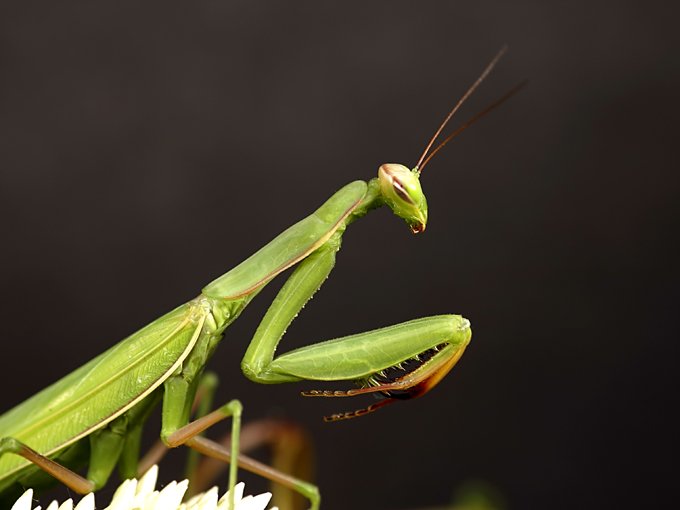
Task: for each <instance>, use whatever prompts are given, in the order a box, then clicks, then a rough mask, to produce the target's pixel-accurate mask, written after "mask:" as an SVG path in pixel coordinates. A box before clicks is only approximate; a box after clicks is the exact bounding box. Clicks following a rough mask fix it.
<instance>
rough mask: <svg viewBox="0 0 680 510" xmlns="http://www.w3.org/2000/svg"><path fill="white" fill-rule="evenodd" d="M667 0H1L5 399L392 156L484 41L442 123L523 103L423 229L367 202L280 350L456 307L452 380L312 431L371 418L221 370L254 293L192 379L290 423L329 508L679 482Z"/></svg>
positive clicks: (475, 144) (72, 363)
mask: <svg viewBox="0 0 680 510" xmlns="http://www.w3.org/2000/svg"><path fill="white" fill-rule="evenodd" d="M662 5H663V2H645V3H643V2H617V1H605V0H601V1H596V2H539V1H534V2H532V1H523V2H502V1H476V2H443V1H431V2H407V1H389V2H387V1H374V2H336V3H331V2H317V1H305V2H247V1H210V2H207V1H201V2H186V3H184V2H157V3H154V2H143V3H142V2H120V1H119V2H92V1H87V2H85V1H83V2H29V1H24V2H3V3H2V5H1V6H0V208H1V212H2V215H1V219H0V222H1V223H0V227H1V230H0V232H1V233H2V247H1V248H0V282H1V283H0V285H1V289H2V291H1V292H0V299H1V300H2V303H1V306H0V324H2V333H1V336H0V342H1V346H2V347H1V357H2V362H1V368H0V388H3V390H2V392H0V395H1V396H0V409H8V408H10V407H11V406H12V405H14V404H16V403H18V402H21V401H22V400H23V399H25V398H26V397H28V396H30V395H31V394H33V393H34V392H36V391H37V390H39V389H40V388H42V387H44V386H45V385H46V384H48V383H49V382H51V381H54V380H55V379H57V378H59V377H60V376H62V375H64V374H65V373H67V372H69V371H70V370H72V369H73V368H75V367H77V366H78V365H80V364H81V363H83V362H84V361H86V360H88V359H90V358H92V357H93V356H94V355H95V354H97V353H99V352H101V351H102V350H103V349H105V348H106V347H108V346H110V345H112V344H113V343H114V342H116V341H117V340H119V339H121V338H123V337H125V336H126V335H127V334H129V333H131V332H132V331H134V330H136V329H137V328H139V327H141V326H143V325H144V324H146V323H148V322H149V321H151V320H152V319H154V318H155V317H157V316H159V315H161V314H162V313H164V312H165V311H167V310H169V309H171V308H172V307H174V306H176V305H177V304H179V303H180V302H183V301H185V300H188V299H189V298H191V297H193V296H194V295H196V294H197V292H198V291H199V290H200V288H201V287H202V285H204V284H205V283H207V282H209V281H210V280H212V279H213V278H215V277H216V276H218V275H220V274H222V273H223V272H225V271H226V270H228V269H229V268H230V267H233V266H234V265H235V264H237V263H238V262H240V261H241V260H243V259H244V258H245V257H246V256H248V255H249V254H250V253H252V252H253V251H254V250H256V249H257V248H259V247H260V246H261V245H262V244H263V243H265V242H266V241H268V240H269V239H271V238H272V237H273V236H275V235H276V234H277V233H279V232H280V231H282V230H283V229H284V228H286V227H287V226H289V225H290V224H291V223H293V222H294V221H297V220H298V219H299V218H301V217H303V216H304V215H306V214H308V213H309V212H310V211H311V210H313V209H314V208H315V207H317V206H318V205H319V204H320V203H322V202H323V200H324V199H325V198H326V197H328V196H329V195H330V194H331V193H333V192H334V191H335V190H336V189H338V188H339V187H340V186H341V185H343V184H345V183H346V182H348V181H350V180H353V179H369V178H371V177H373V176H374V175H375V172H376V170H377V167H378V165H379V164H381V163H383V162H402V163H405V164H407V165H413V164H414V163H415V160H416V159H417V158H418V156H419V154H420V152H421V150H422V148H423V146H424V144H425V142H426V141H427V139H428V138H429V136H430V135H431V134H432V132H433V130H434V129H435V128H436V125H437V124H438V123H439V121H440V120H441V119H442V117H443V116H444V114H445V113H446V111H447V110H448V109H449V108H450V107H451V105H452V104H453V103H454V102H455V100H456V99H457V98H458V97H459V96H460V95H461V94H462V93H463V92H464V90H465V89H466V88H467V87H468V85H469V84H470V83H471V82H472V81H473V80H474V79H475V78H476V76H477V75H478V73H479V72H480V71H481V70H482V68H483V67H484V66H485V65H486V63H487V62H488V61H489V60H490V58H491V57H492V56H493V55H494V54H495V53H496V51H497V50H498V49H499V48H500V47H501V46H502V45H503V44H504V43H507V44H508V45H509V47H510V52H509V53H508V55H507V56H506V57H505V58H504V59H503V61H502V62H501V64H500V65H499V66H498V68H497V70H496V71H494V73H493V74H492V76H491V77H490V78H489V79H488V80H487V81H486V82H485V83H484V84H483V86H482V87H481V89H480V90H479V92H478V93H476V94H475V95H474V96H473V98H472V99H471V100H470V101H469V103H468V104H467V105H466V107H465V108H464V112H463V113H462V114H461V116H460V117H459V122H461V121H462V120H463V119H464V118H466V117H468V116H470V115H472V114H474V113H475V112H476V111H478V110H480V109H482V108H483V107H484V106H485V105H486V104H488V103H489V102H490V101H492V100H494V99H495V98H497V97H498V96H500V95H502V94H503V93H504V92H506V91H507V90H508V89H509V88H510V87H512V86H513V85H514V84H515V83H517V82H519V81H521V80H523V79H528V80H529V85H528V87H526V88H525V89H524V90H523V91H522V92H521V93H520V94H518V95H517V96H516V97H514V98H513V99H512V100H511V101H509V102H508V103H507V104H505V105H504V106H503V107H502V108H500V109H499V110H497V111H495V112H494V113H493V114H491V115H490V116H488V117H487V118H485V119H484V120H483V121H481V122H479V123H478V124H476V125H475V126H474V127H473V128H471V129H469V130H468V131H467V132H466V133H465V134H464V135H462V136H461V137H460V138H459V139H457V140H456V141H455V142H453V143H451V144H450V146H449V147H447V149H446V150H445V151H444V152H443V153H442V154H441V155H440V156H438V157H437V158H436V159H435V160H434V161H433V162H432V163H431V164H430V166H429V167H428V168H427V169H426V171H425V172H424V174H423V186H424V189H425V191H426V193H427V195H428V200H429V203H430V219H431V221H430V223H429V225H428V229H427V232H425V233H424V234H423V235H421V236H418V237H413V236H412V235H410V234H409V232H408V229H407V228H406V226H405V225H404V224H403V223H402V222H400V221H397V220H395V219H394V218H393V217H392V216H391V215H390V214H389V212H388V211H387V210H381V211H379V212H377V213H374V214H372V215H370V216H369V217H367V218H366V219H364V220H363V221H361V222H359V223H356V224H355V225H353V226H352V227H351V228H350V229H349V230H348V232H347V234H346V235H345V242H344V247H343V250H342V251H341V253H340V254H339V257H338V265H337V268H336V270H335V272H334V273H333V274H332V276H331V278H330V279H329V280H328V282H327V283H326V285H325V286H324V288H323V289H322V291H321V293H320V294H318V295H317V297H316V299H314V300H313V302H312V303H310V305H308V306H307V307H306V308H305V310H304V312H303V314H301V317H300V319H299V320H298V321H297V322H296V323H294V325H293V326H292V327H291V328H290V331H289V337H287V338H286V339H285V340H284V343H283V345H282V348H284V349H287V348H289V347H291V346H298V345H303V344H306V343H311V342H313V341H315V340H317V339H322V338H329V337H333V336H339V335H344V334H349V333H353V332H358V331H362V330H366V329H372V328H374V327H378V326H383V325H387V324H391V323H395V322H400V321H403V320H407V319H411V318H415V317H418V316H423V315H430V314H437V313H449V312H456V313H461V314H463V315H465V316H466V317H468V318H469V319H470V320H471V321H472V324H473V329H474V338H473V341H472V343H471V345H470V347H469V349H468V351H467V352H466V354H465V356H464V357H463V358H462V360H461V362H460V363H459V365H458V367H457V368H456V369H455V370H454V372H453V373H452V374H451V375H450V376H449V377H448V378H447V379H445V380H444V381H443V382H442V383H441V384H440V386H439V387H438V388H436V389H435V390H434V391H433V392H432V393H430V394H429V395H428V396H426V397H425V398H422V399H419V400H415V401H412V402H408V403H405V404H401V405H397V406H393V407H391V408H388V409H385V410H383V411H381V412H379V413H376V414H375V415H373V416H370V417H367V418H364V419H360V420H354V421H349V422H345V423H339V424H324V423H322V422H321V421H320V417H321V416H322V415H323V414H328V413H329V412H333V411H336V410H344V409H352V408H354V407H356V406H361V405H363V404H365V403H366V401H361V402H351V401H338V400H332V401H318V400H304V399H302V398H300V397H299V396H298V391H299V390H301V389H307V388H310V387H315V386H316V385H314V384H312V385H309V384H299V385H280V386H259V385H255V384H252V383H250V382H248V381H247V380H245V378H244V377H243V376H242V375H241V374H240V371H239V361H240V357H241V356H242V354H243V352H244V349H245V346H246V343H247V341H248V339H249V338H250V335H252V333H253V331H254V329H255V327H256V325H257V322H258V319H259V318H260V317H261V316H262V314H263V313H264V310H265V309H266V306H267V305H268V302H269V300H270V299H271V298H272V296H273V295H274V291H275V290H276V289H275V287H277V286H278V283H275V284H273V285H272V286H271V288H269V289H267V291H266V292H264V293H263V294H261V295H260V296H259V297H258V298H257V299H256V300H255V301H254V302H253V304H252V305H251V307H249V308H248V309H247V310H246V312H244V314H243V316H242V317H241V319H240V320H239V321H237V323H236V324H234V325H233V327H232V328H231V329H230V330H229V331H228V335H227V337H226V338H225V340H224V341H223V342H222V345H221V346H220V348H219V350H218V352H217V354H216V356H215V357H214V358H213V360H212V361H211V363H210V367H211V368H212V369H214V370H215V371H217V372H218V373H219V374H220V377H221V388H220V395H219V400H220V401H226V400H227V399H230V398H233V397H238V398H240V399H242V400H243V402H244V404H245V416H246V418H249V419H253V418H258V417H264V416H286V417H291V418H294V419H296V420H298V421H299V422H300V423H302V424H304V425H305V426H306V427H308V428H309V430H310V431H311V434H312V436H313V438H314V441H315V444H316V450H317V473H318V478H317V481H318V483H319V484H320V486H321V489H322V494H323V497H324V507H323V508H324V509H325V510H337V509H344V508H354V509H357V510H361V509H376V508H377V509H406V508H413V507H416V506H425V505H434V504H442V503H445V502H446V501H448V500H449V499H450V495H451V493H452V491H453V489H454V488H455V487H457V486H459V485H460V484H461V483H464V481H465V480H469V479H482V480H486V481H488V482H489V483H491V484H493V485H494V486H495V487H497V488H498V489H499V490H500V491H501V492H502V494H504V496H505V498H506V500H507V502H508V504H509V506H510V507H511V508H522V509H525V508H558V509H561V508H564V509H573V508H598V509H601V508H618V509H620V508H641V507H642V505H649V504H653V503H659V502H660V501H662V500H663V499H664V498H665V496H666V495H667V494H668V493H669V492H670V489H672V488H673V486H674V485H675V486H677V482H676V478H675V476H674V474H673V470H672V465H673V463H674V462H675V457H674V455H673V453H672V451H671V444H670V437H672V436H671V432H673V431H674V426H673V425H672V424H671V422H670V414H671V411H672V410H673V409H674V408H676V407H677V396H676V393H675V391H674V389H673V383H674V382H675V380H676V377H674V375H675V374H674V371H675V370H676V369H675V362H676V355H677V341H678V334H677V333H678V328H677V321H676V319H675V315H676V311H675V309H676V307H677V304H678V302H679V298H680V295H679V294H680V292H679V291H678V283H679V282H678V280H679V278H678V271H677V267H676V264H675V262H676V260H677V255H678V253H677V251H675V249H674V247H672V243H671V241H672V238H673V237H675V234H676V231H677V225H678V222H677V220H678V199H677V197H678V178H677V173H678V156H677V150H676V149H677V140H678V129H677V119H678V115H677V113H678V90H679V85H680V64H679V59H678V48H679V46H678V45H677V42H678V41H677V39H678V38H677V35H676V33H677V22H676V19H677V16H675V15H673V13H672V12H670V11H666V12H664V11H663V10H662ZM674 43H675V44H674ZM672 142H676V143H675V144H672ZM180 458H181V456H179V454H175V455H174V456H171V459H176V460H175V462H181V461H180V460H179V459H180ZM162 470H163V473H164V474H165V476H166V477H170V476H179V474H178V473H177V472H173V471H172V469H171V468H170V467H167V468H165V469H163V468H162ZM246 479H247V480H248V481H249V483H250V488H251V489H252V490H258V489H264V488H265V484H264V483H263V482H260V481H257V480H254V479H252V478H246ZM62 494H65V491H63V492H62V493H59V495H60V497H61V495H62Z"/></svg>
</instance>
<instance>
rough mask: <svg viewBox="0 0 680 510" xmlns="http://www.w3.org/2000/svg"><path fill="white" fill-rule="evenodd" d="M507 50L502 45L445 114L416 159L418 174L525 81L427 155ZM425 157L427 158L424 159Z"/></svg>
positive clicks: (415, 169)
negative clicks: (447, 145) (449, 143)
mask: <svg viewBox="0 0 680 510" xmlns="http://www.w3.org/2000/svg"><path fill="white" fill-rule="evenodd" d="M506 51H508V47H507V46H503V47H502V48H501V49H500V51H499V52H498V53H497V54H496V56H495V57H494V58H493V59H492V60H491V62H489V64H488V65H487V66H486V68H485V69H484V71H482V74H480V75H479V78H477V80H475V82H474V83H473V84H472V86H470V88H469V89H468V90H467V91H466V92H465V94H463V97H461V98H460V99H459V100H458V102H457V103H456V105H455V106H454V107H453V108H452V109H451V111H450V112H449V114H448V115H447V116H446V118H445V119H444V122H442V123H441V125H440V126H439V129H437V131H436V132H435V134H434V136H433V137H432V139H431V140H430V143H428V144H427V147H425V150H424V151H423V154H422V155H421V156H420V159H419V160H418V163H417V164H416V166H415V168H414V171H416V172H417V173H418V174H420V172H422V171H423V168H425V165H426V164H427V163H428V161H430V159H432V156H434V155H435V154H436V153H437V152H439V150H440V149H441V148H442V147H444V145H446V144H447V143H448V142H449V141H451V139H453V138H454V137H455V136H456V135H458V134H460V133H461V132H462V131H463V130H465V128H467V127H468V126H470V125H471V124H472V123H474V122H475V121H476V120H478V119H480V118H481V117H483V116H484V115H485V114H487V113H489V112H490V111H491V110H493V109H494V108H495V107H497V106H499V105H500V104H501V103H502V102H503V101H505V100H506V99H508V98H509V97H510V96H511V95H513V94H514V93H515V92H517V90H519V89H520V88H521V87H522V86H523V85H524V84H525V82H523V83H521V84H520V85H518V86H516V87H515V88H513V89H512V90H511V91H510V92H508V93H507V94H506V95H504V96H503V97H502V98H501V99H499V100H497V101H496V102H494V103H492V104H491V105H490V106H488V107H487V108H485V109H484V110H483V111H482V112H480V113H478V114H477V115H475V116H474V117H472V118H471V119H470V120H468V121H467V122H465V123H464V124H463V126H462V127H460V128H458V129H457V130H456V131H454V132H453V133H452V134H451V135H449V136H448V137H447V138H446V139H445V140H444V141H443V142H442V143H441V144H439V145H438V146H437V147H436V148H435V149H434V151H432V153H431V154H429V156H428V152H429V151H430V149H431V148H432V145H434V142H435V141H436V140H437V138H439V135H440V134H441V132H442V131H443V130H444V128H445V127H446V125H447V124H448V123H449V121H450V120H451V118H452V117H453V115H454V114H455V113H456V112H457V111H458V110H459V109H460V107H461V106H462V105H463V103H464V102H465V101H466V100H467V98H468V97H470V96H471V95H472V93H473V92H474V91H475V89H476V88H477V87H478V86H479V85H480V83H482V82H483V81H484V79H485V78H486V77H487V76H488V75H489V73H490V72H491V70H492V69H493V68H494V67H495V66H496V64H497V63H498V61H499V60H500V59H501V57H502V56H503V55H504V54H505V52H506ZM426 158H427V159H426Z"/></svg>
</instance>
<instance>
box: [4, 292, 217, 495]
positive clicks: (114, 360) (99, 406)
mask: <svg viewBox="0 0 680 510" xmlns="http://www.w3.org/2000/svg"><path fill="white" fill-rule="evenodd" d="M197 310H198V312H199V313H196V312H197ZM204 321H205V312H204V311H203V310H201V309H199V308H198V307H197V306H196V304H194V303H193V302H192V303H187V304H185V305H182V306H180V307H178V308H176V309H175V310H173V311H172V312H170V313H168V314H166V315H164V316H163V317H161V318H159V319H158V320H156V321H154V322H152V323H151V324H149V325H148V326H146V327H144V328H143V329H141V330H139V331H138V332H136V333H134V334H133V335H131V336H129V337H128V338H126V339H125V340H123V341H121V342H119V343H118V344H117V345H115V346H113V347H112V348H111V349H109V350H107V351H106V352H104V353H103V354H101V355H99V356H97V357H96V358H94V359H93V360H92V361H90V362H88V363H86V364H85V365H83V366H82V367H80V368H78V369H76V370H75V371H73V372H71V373H70V374H69V375H67V376H66V377H64V378H63V379H61V380H59V381H57V382H56V383H54V384H53V385H51V386H49V387H47V388H45V389H44V390H43V391H41V392H40V393H38V394H36V395H34V396H33V397H31V398H30V399H28V400H26V401H25V402H23V403H21V404H19V405H18V406H17V407H15V408H13V409H12V410H10V411H8V412H7V413H5V414H4V415H2V416H1V417H0V438H1V437H14V438H16V439H19V440H20V441H23V442H24V443H26V444H27V445H28V446H30V447H32V448H33V449H34V450H36V451H38V452H39V453H42V454H45V455H49V454H52V453H55V452H57V451H59V450H61V449H62V448H64V447H65V446H68V445H69V444H72V443H74V442H75V441H77V440H78V439H80V438H81V437H83V436H85V435H87V434H89V433H90V432H92V431H93V430H96V429H98V428H100V427H103V426H104V425H105V424H106V423H108V422H110V421H111V420H113V419H114V418H116V417H117V416H120V415H121V414H122V413H124V412H125V411H126V410H127V409H129V408H130V407H131V406H133V405H134V404H136V403H137V402H139V401H141V400H142V399H143V398H144V397H145V396H146V395H148V394H149V393H151V392H152V391H153V390H154V389H155V388H157V387H158V386H159V385H160V384H162V382H163V381H164V380H165V379H166V378H167V377H168V375H169V374H171V373H172V372H173V371H175V370H176V369H177V367H178V366H179V365H180V364H181V363H182V361H183V360H184V358H186V356H187V355H188V354H189V352H190V351H191V349H192V348H193V345H194V344H195V342H196V339H197V338H198V335H199V333H200V331H201V328H202V325H203V322H204ZM26 465H28V461H26V460H25V459H23V458H22V457H19V456H16V455H3V456H2V457H0V481H1V480H3V479H5V478H7V477H9V476H11V475H12V474H13V473H15V472H16V471H18V470H19V469H22V468H23V467H25V466H26Z"/></svg>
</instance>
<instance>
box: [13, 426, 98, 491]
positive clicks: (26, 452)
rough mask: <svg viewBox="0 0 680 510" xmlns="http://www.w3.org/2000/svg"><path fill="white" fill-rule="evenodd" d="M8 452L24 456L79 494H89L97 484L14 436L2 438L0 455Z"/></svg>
mask: <svg viewBox="0 0 680 510" xmlns="http://www.w3.org/2000/svg"><path fill="white" fill-rule="evenodd" d="M7 453H13V454H15V455H20V456H22V457H23V458H25V459H26V460H28V461H30V462H31V463H33V464H35V465H36V466H38V467H39V468H40V469H42V470H43V471H44V472H46V473H48V474H49V475H51V476H53V477H54V478H56V479H57V480H59V481H60V482H61V483H63V484H64V485H66V486H67V487H68V488H69V489H71V490H73V491H75V492H77V493H78V494H87V493H88V492H92V491H93V490H94V487H95V485H94V483H93V482H91V481H90V480H87V479H85V478H83V477H82V476H80V475H79V474H77V473H74V472H73V471H71V470H70V469H68V468H65V467H64V466H62V465H61V464H59V463H57V462H55V461H53V460H52V459H48V458H47V457H45V456H43V455H40V454H39V453H38V452H36V451H35V450H33V449H32V448H30V447H29V446H27V445H26V444H24V443H22V442H21V441H19V440H17V439H15V438H13V437H3V438H2V439H0V457H2V456H3V455H5V454H7Z"/></svg>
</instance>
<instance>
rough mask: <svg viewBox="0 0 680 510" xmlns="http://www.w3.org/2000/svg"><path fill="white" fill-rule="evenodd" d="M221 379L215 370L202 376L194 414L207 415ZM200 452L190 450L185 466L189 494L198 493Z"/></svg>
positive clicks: (199, 416) (198, 415) (196, 415)
mask: <svg viewBox="0 0 680 510" xmlns="http://www.w3.org/2000/svg"><path fill="white" fill-rule="evenodd" d="M218 383H219V379H218V377H217V374H215V373H214V372H206V373H204V374H203V375H202V377H201V382H200V383H199V385H198V391H197V392H196V399H195V401H194V408H195V409H196V412H195V413H194V416H195V417H196V418H201V417H203V416H205V415H207V414H208V413H209V412H210V410H211V409H212V407H213V400H214V397H215V390H216V389H217V384H218ZM199 457H200V454H199V453H198V452H197V451H196V450H193V449H191V450H189V455H188V457H187V465H186V468H185V476H186V477H187V479H188V480H189V494H192V493H194V494H195V493H198V492H200V491H198V490H197V489H198V480H197V478H198V473H197V471H198V465H199Z"/></svg>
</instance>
